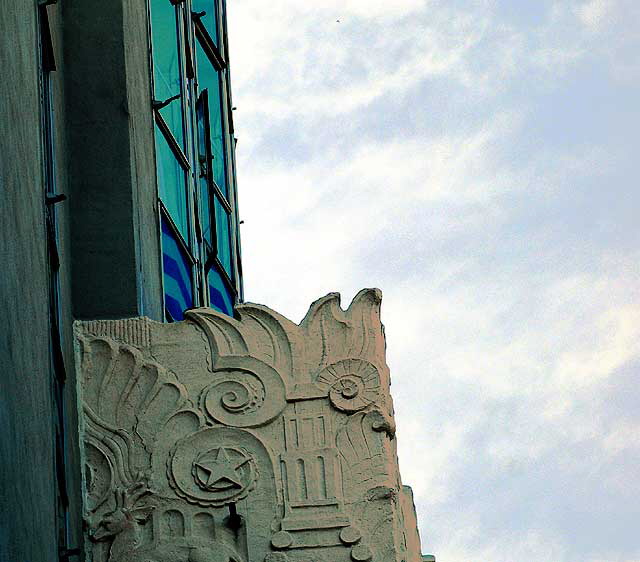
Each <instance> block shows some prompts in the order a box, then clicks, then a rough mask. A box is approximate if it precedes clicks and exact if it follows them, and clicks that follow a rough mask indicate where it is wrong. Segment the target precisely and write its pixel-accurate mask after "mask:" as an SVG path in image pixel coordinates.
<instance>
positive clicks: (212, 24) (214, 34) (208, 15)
mask: <svg viewBox="0 0 640 562" xmlns="http://www.w3.org/2000/svg"><path fill="white" fill-rule="evenodd" d="M216 4H217V0H192V2H191V6H192V10H193V11H194V12H196V13H199V12H205V15H204V16H202V18H200V21H201V22H202V23H203V24H204V27H205V28H206V30H207V31H208V32H209V35H211V39H213V43H214V44H215V46H216V47H220V44H219V38H218V12H217V10H216Z"/></svg>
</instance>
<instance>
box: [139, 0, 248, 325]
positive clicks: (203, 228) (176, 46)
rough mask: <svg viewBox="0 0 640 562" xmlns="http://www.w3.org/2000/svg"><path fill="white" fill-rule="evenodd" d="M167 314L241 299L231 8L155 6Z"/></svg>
mask: <svg viewBox="0 0 640 562" xmlns="http://www.w3.org/2000/svg"><path fill="white" fill-rule="evenodd" d="M150 3H151V5H150V9H151V40H152V56H153V82H154V85H153V93H154V100H153V108H154V109H153V111H154V118H155V123H156V134H155V144H156V170H157V178H158V196H159V200H160V232H161V241H162V264H163V285H164V300H165V303H164V304H165V306H164V308H165V317H166V319H167V320H168V321H176V320H182V319H183V318H184V311H185V310H186V309H187V308H191V307H193V306H207V305H208V306H211V307H213V308H216V309H217V310H219V311H221V312H224V313H225V314H229V315H232V314H233V307H234V305H235V304H236V303H237V302H238V301H239V300H240V298H241V296H242V277H241V268H240V265H239V263H240V259H239V253H240V252H239V237H238V235H237V223H238V221H237V208H236V187H235V186H236V182H235V173H234V168H233V160H234V148H235V139H233V125H232V120H231V102H230V88H229V70H228V63H227V55H226V41H225V40H224V39H225V25H224V23H225V22H224V14H225V12H224V2H221V0H182V1H180V0H150Z"/></svg>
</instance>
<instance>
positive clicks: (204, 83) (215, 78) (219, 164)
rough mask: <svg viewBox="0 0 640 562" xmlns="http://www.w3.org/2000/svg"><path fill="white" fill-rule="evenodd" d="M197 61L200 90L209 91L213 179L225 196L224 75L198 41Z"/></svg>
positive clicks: (226, 193)
mask: <svg viewBox="0 0 640 562" xmlns="http://www.w3.org/2000/svg"><path fill="white" fill-rule="evenodd" d="M196 61H197V64H198V91H199V92H202V91H204V90H207V92H208V93H209V134H210V136H211V153H212V155H213V163H212V166H213V179H214V181H215V182H216V185H217V186H218V188H219V189H220V191H221V192H222V193H223V194H224V196H225V197H226V198H227V199H228V197H229V195H228V192H227V161H226V156H225V144H224V127H223V124H222V96H221V79H222V75H221V74H220V72H218V71H217V70H216V69H215V68H214V67H213V66H212V65H211V62H210V61H209V59H208V58H207V55H206V54H205V52H204V51H203V50H202V47H200V43H199V42H198V41H196Z"/></svg>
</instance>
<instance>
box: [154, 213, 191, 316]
mask: <svg viewBox="0 0 640 562" xmlns="http://www.w3.org/2000/svg"><path fill="white" fill-rule="evenodd" d="M162 269H163V272H164V306H165V308H166V309H167V310H168V311H169V314H171V317H172V318H173V319H174V320H183V319H184V311H185V310H186V309H187V308H192V307H193V292H192V288H191V287H192V285H191V264H190V263H189V261H188V259H187V257H186V255H185V253H184V251H183V250H182V248H180V245H179V244H178V242H177V241H176V239H175V236H174V234H173V232H172V231H171V227H170V226H169V225H168V224H167V222H166V221H165V220H164V219H163V220H162Z"/></svg>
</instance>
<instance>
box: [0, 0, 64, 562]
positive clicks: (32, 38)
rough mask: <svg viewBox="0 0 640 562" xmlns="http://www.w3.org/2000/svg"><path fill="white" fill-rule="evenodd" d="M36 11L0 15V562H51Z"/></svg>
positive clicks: (27, 5) (23, 5)
mask: <svg viewBox="0 0 640 562" xmlns="http://www.w3.org/2000/svg"><path fill="white" fill-rule="evenodd" d="M36 25H37V22H36V9H35V6H34V4H32V3H31V2H16V3H14V4H12V7H11V9H10V10H9V9H4V10H0V29H3V30H11V33H2V34H0V60H2V61H3V62H2V71H3V79H2V80H1V81H0V99H2V111H1V112H0V145H1V150H0V154H1V155H2V157H1V158H0V170H1V174H0V177H1V181H2V185H1V186H0V193H1V196H0V257H1V259H2V267H1V268H0V294H1V295H2V298H0V316H1V317H2V326H3V327H2V329H1V330H0V365H1V366H2V373H1V375H0V427H1V428H2V431H1V432H0V459H1V462H0V483H1V485H0V560H7V561H9V560H11V561H14V560H15V561H20V562H22V561H25V562H26V561H28V562H41V561H42V562H44V561H54V560H57V555H56V554H57V553H56V539H55V527H54V521H55V519H54V505H55V501H54V500H55V485H56V483H55V481H54V457H53V435H52V429H51V416H52V408H51V394H50V377H51V375H50V370H49V327H48V310H47V302H48V296H47V295H48V293H47V261H46V260H47V256H46V242H45V227H44V216H43V184H42V170H41V160H40V158H41V146H40V145H41V140H40V104H39V93H38V66H37V64H38V58H37V45H38V43H37V34H36V30H37V27H36Z"/></svg>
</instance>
